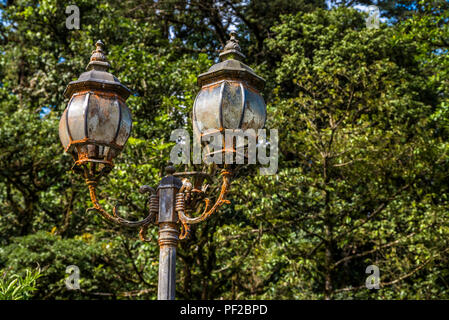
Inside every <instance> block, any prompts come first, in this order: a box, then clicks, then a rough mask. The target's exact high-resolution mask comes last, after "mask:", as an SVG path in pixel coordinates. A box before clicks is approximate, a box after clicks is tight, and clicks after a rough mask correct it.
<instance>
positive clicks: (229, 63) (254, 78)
mask: <svg viewBox="0 0 449 320" xmlns="http://www.w3.org/2000/svg"><path fill="white" fill-rule="evenodd" d="M235 36H236V33H235V32H234V31H232V32H231V33H230V37H231V38H230V39H229V40H228V42H227V43H226V46H225V47H224V48H223V50H222V52H221V53H220V62H219V63H217V64H214V65H213V66H212V67H210V69H209V70H208V71H207V72H205V73H202V74H200V75H199V76H198V85H199V86H200V87H202V86H204V85H207V84H209V83H213V82H216V81H219V80H227V79H234V80H244V81H246V82H247V83H248V84H249V85H250V86H253V87H254V88H256V89H257V90H259V91H261V90H263V88H264V87H265V80H264V79H263V78H262V77H259V76H258V75H257V74H256V73H255V72H254V70H253V69H251V68H250V67H248V66H247V65H246V64H244V63H243V62H242V61H241V60H243V59H244V58H245V55H244V54H243V53H242V52H241V51H240V46H239V41H238V40H237V39H236V37H235Z"/></svg>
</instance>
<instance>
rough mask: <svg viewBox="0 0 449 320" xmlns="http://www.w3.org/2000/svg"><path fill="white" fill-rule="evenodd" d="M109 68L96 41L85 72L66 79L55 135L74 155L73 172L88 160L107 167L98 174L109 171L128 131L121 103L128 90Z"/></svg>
mask: <svg viewBox="0 0 449 320" xmlns="http://www.w3.org/2000/svg"><path fill="white" fill-rule="evenodd" d="M109 67H110V65H109V62H108V61H107V59H106V55H105V53H104V51H103V43H102V42H101V41H98V42H97V44H96V50H94V51H93V52H92V56H91V59H90V62H89V65H88V66H87V69H88V71H87V72H85V73H83V74H82V75H81V76H80V78H79V79H78V80H77V81H72V82H70V83H69V85H68V86H67V89H66V91H65V96H66V97H68V98H70V101H69V103H68V106H67V109H66V110H65V111H64V113H63V116H62V117H61V121H60V125H59V134H60V137H61V142H62V144H63V146H64V149H65V151H66V152H68V153H70V154H71V155H72V156H73V158H74V161H75V165H74V168H73V169H74V170H75V171H76V172H83V168H82V166H84V165H85V164H86V163H89V162H93V163H99V164H101V166H104V167H107V168H106V169H105V170H103V171H102V172H103V173H102V175H105V174H107V173H108V172H110V171H111V170H112V167H113V162H112V161H113V159H114V158H115V157H116V156H117V155H118V154H119V153H120V152H121V151H122V149H123V146H124V145H125V143H126V141H127V139H128V137H129V134H130V131H131V126H132V120H131V114H130V112H129V109H128V107H127V106H126V103H125V101H126V98H127V97H128V96H129V94H130V91H129V90H128V89H127V88H126V87H125V86H124V85H122V84H121V83H120V81H118V79H117V78H116V77H114V76H113V75H112V74H110V73H109V72H107V69H108V68H109Z"/></svg>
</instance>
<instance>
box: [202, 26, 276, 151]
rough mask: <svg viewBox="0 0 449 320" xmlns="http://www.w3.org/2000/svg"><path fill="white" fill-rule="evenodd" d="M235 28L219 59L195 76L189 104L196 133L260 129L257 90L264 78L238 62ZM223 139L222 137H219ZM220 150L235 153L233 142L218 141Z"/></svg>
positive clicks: (261, 110) (263, 112)
mask: <svg viewBox="0 0 449 320" xmlns="http://www.w3.org/2000/svg"><path fill="white" fill-rule="evenodd" d="M244 58H245V55H244V54H243V53H241V52H240V46H239V43H238V40H237V39H236V37H235V32H231V38H230V40H229V41H228V42H227V44H226V46H225V47H224V49H223V51H222V52H221V53H220V62H219V63H217V64H215V65H213V66H212V67H211V68H210V69H209V70H208V71H207V72H205V73H202V74H200V75H199V76H198V85H199V86H201V90H200V92H199V93H198V95H197V97H196V99H195V103H194V105H193V130H194V131H195V134H196V137H204V136H207V135H216V134H217V132H220V133H224V131H225V130H226V129H242V130H247V129H254V132H255V133H256V134H257V130H258V129H262V128H263V126H264V125H265V120H266V113H267V112H266V105H265V102H264V99H263V98H262V96H261V94H260V91H261V90H263V88H264V86H265V80H264V79H263V78H261V77H259V76H258V75H257V74H256V73H255V72H254V71H253V70H252V69H251V68H250V67H248V66H247V65H246V64H244V63H243V62H242V59H244ZM223 141H224V140H223ZM222 145H223V149H222V150H221V151H220V152H223V153H228V152H232V153H235V152H236V149H235V145H231V146H230V145H226V144H225V143H223V144H222Z"/></svg>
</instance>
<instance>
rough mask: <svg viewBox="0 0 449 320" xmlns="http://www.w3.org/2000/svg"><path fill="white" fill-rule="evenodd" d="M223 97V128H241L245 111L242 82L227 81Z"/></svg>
mask: <svg viewBox="0 0 449 320" xmlns="http://www.w3.org/2000/svg"><path fill="white" fill-rule="evenodd" d="M222 99H223V100H222V104H221V110H222V118H223V128H225V129H239V124H240V120H241V118H242V111H243V103H242V102H243V97H242V89H241V86H240V83H238V82H225V83H224V88H223V98H222Z"/></svg>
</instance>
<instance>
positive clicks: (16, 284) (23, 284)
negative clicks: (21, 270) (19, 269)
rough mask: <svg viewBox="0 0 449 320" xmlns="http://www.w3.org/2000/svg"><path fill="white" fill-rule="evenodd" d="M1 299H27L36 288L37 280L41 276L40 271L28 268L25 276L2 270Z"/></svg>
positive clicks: (0, 279) (0, 282) (0, 281)
mask: <svg viewBox="0 0 449 320" xmlns="http://www.w3.org/2000/svg"><path fill="white" fill-rule="evenodd" d="M1 273H2V277H1V278H0V300H27V299H29V298H30V297H31V295H32V292H33V291H35V290H36V280H37V279H39V277H41V274H40V271H39V270H35V271H30V270H28V269H27V270H26V273H25V276H24V277H21V276H20V275H18V274H9V273H8V272H7V271H4V272H1Z"/></svg>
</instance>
